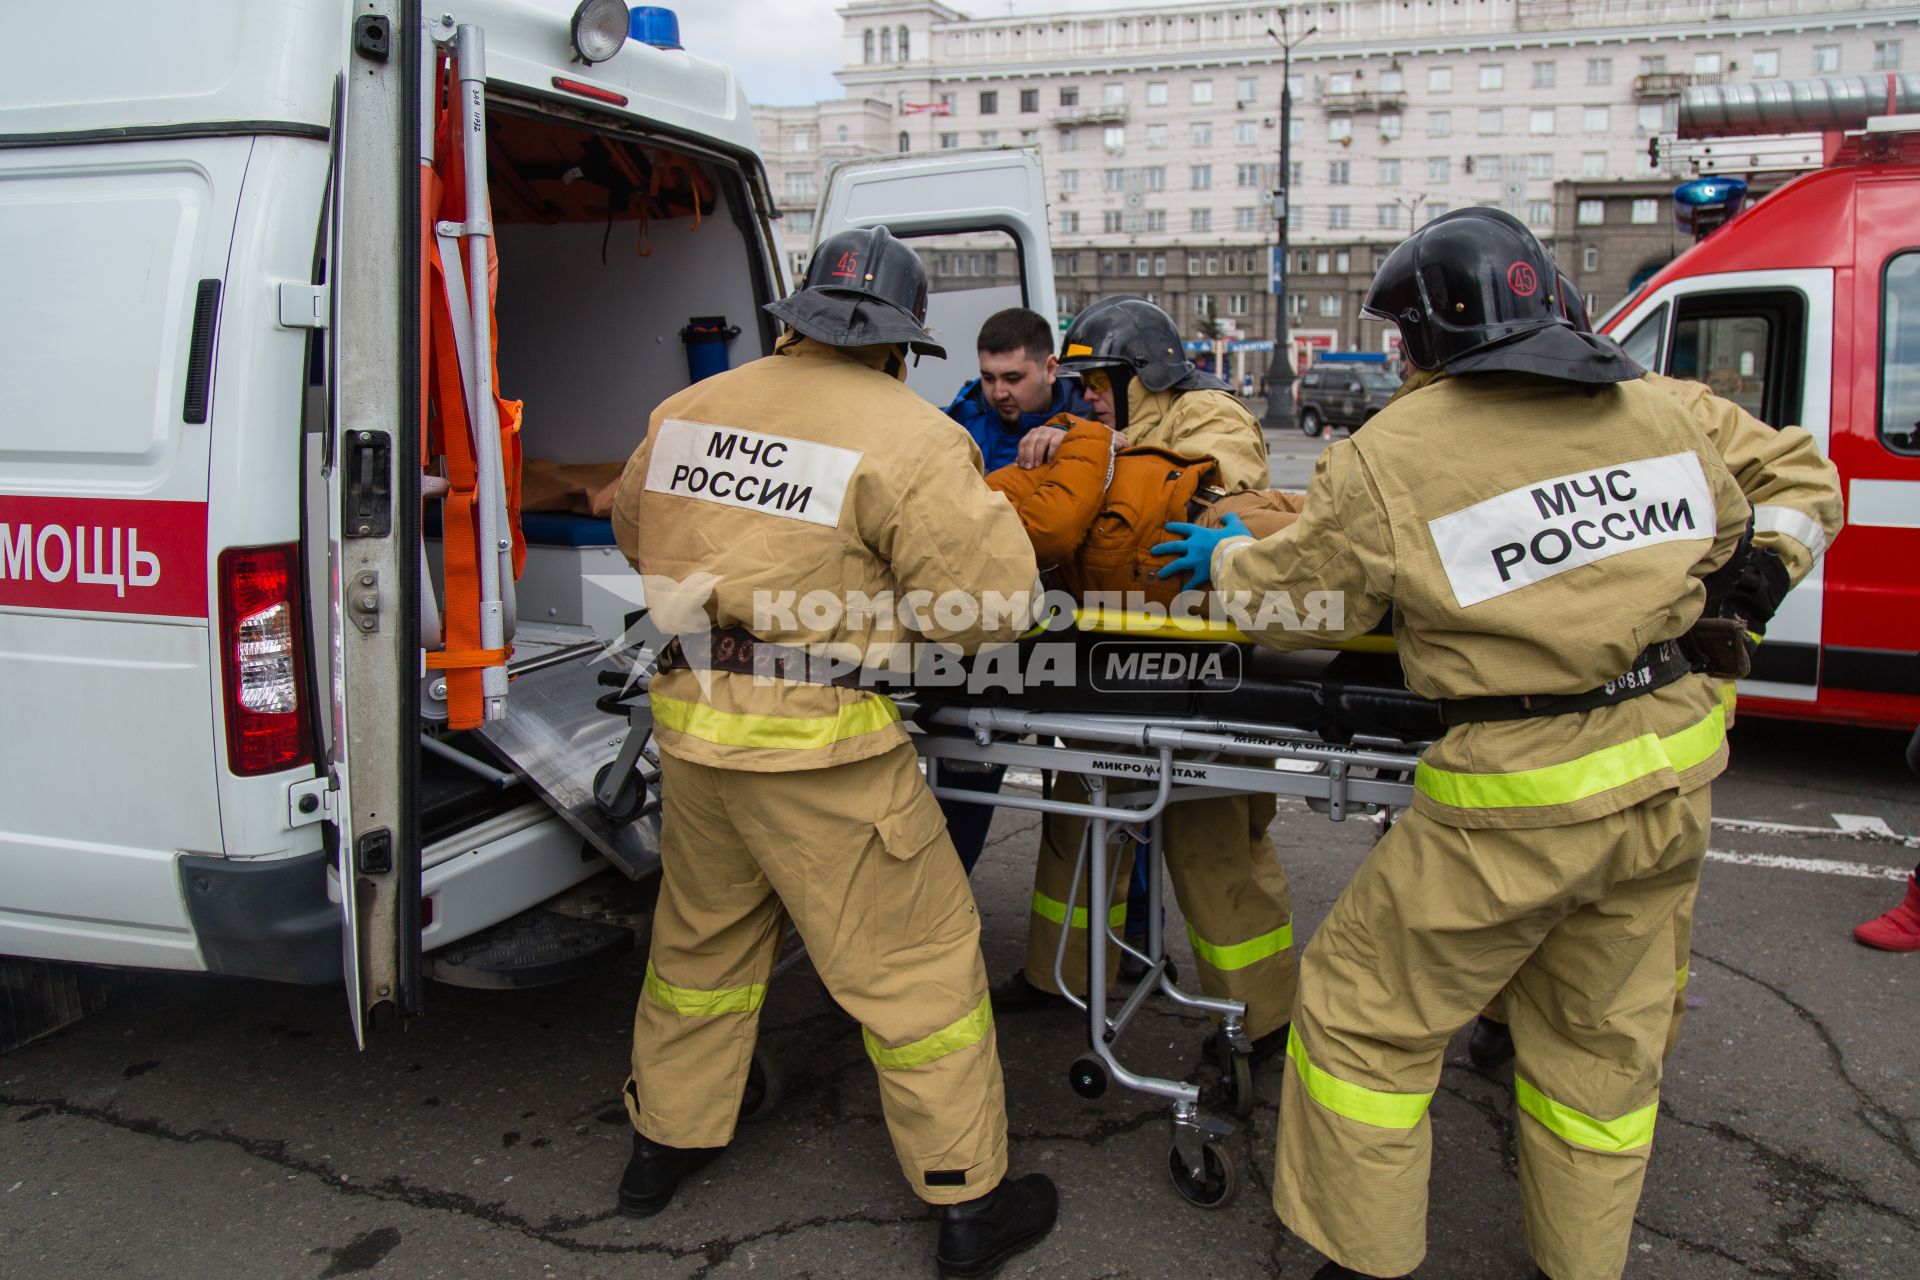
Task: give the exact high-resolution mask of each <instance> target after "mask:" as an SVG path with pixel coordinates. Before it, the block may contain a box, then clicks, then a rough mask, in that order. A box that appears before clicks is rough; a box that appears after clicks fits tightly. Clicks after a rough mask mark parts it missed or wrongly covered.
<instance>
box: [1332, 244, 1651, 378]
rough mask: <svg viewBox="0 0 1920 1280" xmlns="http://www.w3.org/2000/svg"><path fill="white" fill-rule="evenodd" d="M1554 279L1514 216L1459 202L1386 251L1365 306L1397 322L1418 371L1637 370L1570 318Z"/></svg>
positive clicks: (1578, 374) (1591, 373)
mask: <svg viewBox="0 0 1920 1280" xmlns="http://www.w3.org/2000/svg"><path fill="white" fill-rule="evenodd" d="M1559 280H1560V273H1559V272H1558V271H1557V270H1556V269H1555V267H1554V265H1553V259H1552V258H1550V257H1548V256H1547V251H1546V250H1545V249H1544V248H1542V247H1541V245H1540V242H1539V241H1538V240H1536V239H1535V238H1534V236H1533V233H1532V232H1531V231H1529V230H1527V228H1526V227H1525V226H1524V225H1522V223H1521V222H1520V220H1519V219H1518V218H1515V217H1514V216H1513V215H1512V214H1509V213H1505V212H1503V211H1501V210H1499V209H1489V208H1484V207H1476V208H1472V209H1457V210H1455V211H1454V212H1452V213H1449V214H1443V215H1442V216H1440V217H1438V218H1435V219H1434V220H1433V221H1432V222H1429V223H1428V224H1427V225H1426V226H1424V227H1422V228H1420V229H1419V230H1418V231H1416V232H1414V233H1413V234H1412V235H1410V236H1408V237H1407V238H1406V239H1405V240H1403V241H1401V242H1400V244H1399V246H1398V247H1397V248H1395V249H1394V251H1393V252H1392V253H1390V254H1388V255H1387V260H1386V261H1385V262H1384V263H1382V264H1381V266H1380V270H1379V271H1378V272H1376V273H1375V274H1374V277H1373V286H1372V288H1370V289H1369V290H1368V291H1367V300H1366V302H1365V303H1364V304H1363V306H1362V310H1364V311H1366V312H1368V313H1369V314H1371V315H1375V316H1379V317H1380V318H1381V319H1383V320H1390V321H1392V322H1393V323H1394V324H1397V325H1399V326H1400V340H1401V344H1402V346H1403V347H1404V349H1405V351H1406V353H1407V359H1408V360H1410V361H1412V362H1413V364H1414V365H1415V366H1416V367H1418V368H1421V369H1444V370H1446V371H1447V372H1448V373H1450V374H1463V373H1487V372H1492V371H1494V370H1509V371H1513V372H1518V373H1533V374H1538V375H1540V376H1542V377H1547V378H1555V379H1559V380H1560V381H1563V382H1584V383H1609V382H1626V381H1628V380H1629V379H1632V378H1637V377H1639V376H1640V374H1641V372H1642V371H1641V369H1640V367H1639V366H1638V365H1636V364H1634V363H1633V361H1631V360H1629V359H1627V358H1626V357H1625V356H1624V355H1622V354H1621V353H1620V351H1619V349H1618V348H1616V347H1614V346H1613V345H1612V344H1611V343H1607V342H1604V341H1601V340H1598V339H1595V338H1594V337H1593V336H1592V335H1591V334H1586V333H1581V332H1579V331H1578V330H1576V329H1575V328H1574V327H1573V326H1572V325H1571V324H1569V323H1568V321H1567V317H1566V315H1565V313H1564V311H1563V308H1562V306H1561V304H1560V303H1559V301H1558V290H1559Z"/></svg>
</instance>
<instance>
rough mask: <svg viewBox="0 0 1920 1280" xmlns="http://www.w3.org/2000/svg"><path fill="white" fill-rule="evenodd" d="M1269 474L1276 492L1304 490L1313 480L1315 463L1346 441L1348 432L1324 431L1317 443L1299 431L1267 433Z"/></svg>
mask: <svg viewBox="0 0 1920 1280" xmlns="http://www.w3.org/2000/svg"><path fill="white" fill-rule="evenodd" d="M1265 435H1266V437H1267V474H1268V475H1269V476H1270V477H1271V478H1272V484H1273V487H1274V488H1276V489H1305V488H1306V487H1307V481H1308V480H1309V479H1311V478H1312V477H1313V464H1314V460H1315V459H1317V458H1318V457H1319V456H1320V451H1321V450H1322V449H1325V448H1326V447H1327V446H1328V445H1329V444H1331V443H1332V442H1333V441H1335V440H1344V439H1345V438H1346V435H1347V433H1346V432H1345V431H1325V432H1322V433H1321V434H1320V436H1319V438H1318V439H1312V440H1310V439H1308V438H1307V437H1306V436H1303V435H1301V434H1300V433H1299V432H1298V431H1268V432H1266V433H1265Z"/></svg>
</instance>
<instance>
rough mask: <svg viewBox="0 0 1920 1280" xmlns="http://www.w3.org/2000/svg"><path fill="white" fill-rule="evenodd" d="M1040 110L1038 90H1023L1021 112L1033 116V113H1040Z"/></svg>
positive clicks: (1021, 92) (1021, 93)
mask: <svg viewBox="0 0 1920 1280" xmlns="http://www.w3.org/2000/svg"><path fill="white" fill-rule="evenodd" d="M1039 109H1040V91H1039V90H1038V89H1022V90H1021V91H1020V110H1021V112H1022V113H1023V114H1031V113H1032V112H1035V111H1038V110H1039Z"/></svg>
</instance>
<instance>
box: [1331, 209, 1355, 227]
mask: <svg viewBox="0 0 1920 1280" xmlns="http://www.w3.org/2000/svg"><path fill="white" fill-rule="evenodd" d="M1352 225H1353V215H1352V210H1351V209H1350V208H1348V206H1346V205H1344V204H1330V205H1328V206H1327V226H1328V227H1330V228H1332V229H1334V230H1336V231H1337V230H1339V229H1340V228H1341V227H1349V226H1352Z"/></svg>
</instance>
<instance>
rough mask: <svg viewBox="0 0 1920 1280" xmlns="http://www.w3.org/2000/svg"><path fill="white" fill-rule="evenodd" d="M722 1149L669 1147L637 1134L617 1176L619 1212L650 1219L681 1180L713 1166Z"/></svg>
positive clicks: (677, 1188) (671, 1197) (666, 1200)
mask: <svg viewBox="0 0 1920 1280" xmlns="http://www.w3.org/2000/svg"><path fill="white" fill-rule="evenodd" d="M725 1150H726V1148H725V1147H669V1146H663V1145H662V1144H660V1143H658V1142H655V1141H654V1140H653V1139H651V1138H649V1137H647V1136H646V1135H645V1134H642V1133H640V1132H638V1131H636V1132H635V1133H634V1135H633V1158H632V1159H630V1160H628V1161H627V1171H626V1173H624V1174H622V1175H621V1177H620V1212H621V1213H624V1214H625V1215H627V1216H628V1217H629V1218H651V1217H652V1216H653V1215H654V1214H656V1213H658V1212H660V1211H661V1210H662V1209H664V1208H666V1207H667V1203H668V1202H669V1201H671V1200H672V1199H673V1193H674V1192H675V1191H677V1190H679V1189H680V1179H682V1178H684V1177H686V1176H687V1175H688V1174H689V1173H692V1172H693V1171H694V1170H695V1169H701V1168H704V1167H706V1166H707V1165H709V1164H712V1163H713V1161H714V1158H715V1157H716V1156H718V1155H719V1154H720V1153H721V1152H722V1151H725Z"/></svg>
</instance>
